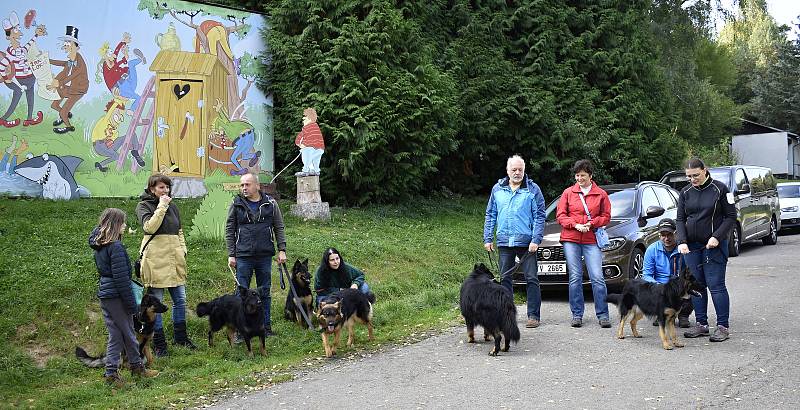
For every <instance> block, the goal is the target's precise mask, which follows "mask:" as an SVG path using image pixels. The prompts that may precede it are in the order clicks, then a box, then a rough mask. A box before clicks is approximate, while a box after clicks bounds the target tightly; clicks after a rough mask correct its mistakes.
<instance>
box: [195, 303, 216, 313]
mask: <svg viewBox="0 0 800 410" xmlns="http://www.w3.org/2000/svg"><path fill="white" fill-rule="evenodd" d="M212 308H213V305H212V304H211V302H200V303H198V304H197V309H195V310H194V311H195V312H196V313H197V316H198V317H203V316H208V315H210V314H211V309H212Z"/></svg>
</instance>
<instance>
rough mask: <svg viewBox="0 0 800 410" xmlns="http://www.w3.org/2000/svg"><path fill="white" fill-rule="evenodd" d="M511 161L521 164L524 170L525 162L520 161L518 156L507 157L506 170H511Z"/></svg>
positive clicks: (520, 158)
mask: <svg viewBox="0 0 800 410" xmlns="http://www.w3.org/2000/svg"><path fill="white" fill-rule="evenodd" d="M513 161H520V162H522V169H525V160H524V159H522V157H520V156H519V155H516V154H515V155H512V156H510V157H508V161H506V169H510V168H511V162H513Z"/></svg>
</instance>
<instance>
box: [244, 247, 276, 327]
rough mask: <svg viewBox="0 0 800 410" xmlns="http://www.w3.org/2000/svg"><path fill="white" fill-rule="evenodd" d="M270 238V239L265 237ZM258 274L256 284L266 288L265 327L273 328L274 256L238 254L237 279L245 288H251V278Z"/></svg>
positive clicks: (264, 301) (264, 302)
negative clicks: (271, 289)
mask: <svg viewBox="0 0 800 410" xmlns="http://www.w3.org/2000/svg"><path fill="white" fill-rule="evenodd" d="M265 240H268V239H265ZM253 273H255V275H256V286H258V287H262V288H264V293H263V294H264V295H265V296H264V300H262V302H263V304H264V327H266V328H267V329H272V321H271V320H270V310H271V307H272V295H271V294H270V288H271V287H272V257H271V256H237V257H236V280H238V281H239V284H240V285H242V286H244V287H245V288H248V289H249V288H250V280H251V279H252V278H253Z"/></svg>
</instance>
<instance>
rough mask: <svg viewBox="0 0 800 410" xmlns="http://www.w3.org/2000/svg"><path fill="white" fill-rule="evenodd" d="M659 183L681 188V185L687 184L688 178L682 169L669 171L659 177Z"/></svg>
mask: <svg viewBox="0 0 800 410" xmlns="http://www.w3.org/2000/svg"><path fill="white" fill-rule="evenodd" d="M661 183H662V184H666V185H669V186H671V187H672V188H674V189H677V190H681V189H682V188H683V187H685V186H686V185H688V184H689V180H688V179H687V178H686V174H685V173H684V171H680V172H670V173H667V175H664V177H662V178H661Z"/></svg>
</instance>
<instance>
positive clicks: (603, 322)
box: [600, 319, 611, 329]
mask: <svg viewBox="0 0 800 410" xmlns="http://www.w3.org/2000/svg"><path fill="white" fill-rule="evenodd" d="M600 327H602V328H605V329H607V328H609V327H611V321H610V320H608V319H600Z"/></svg>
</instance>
